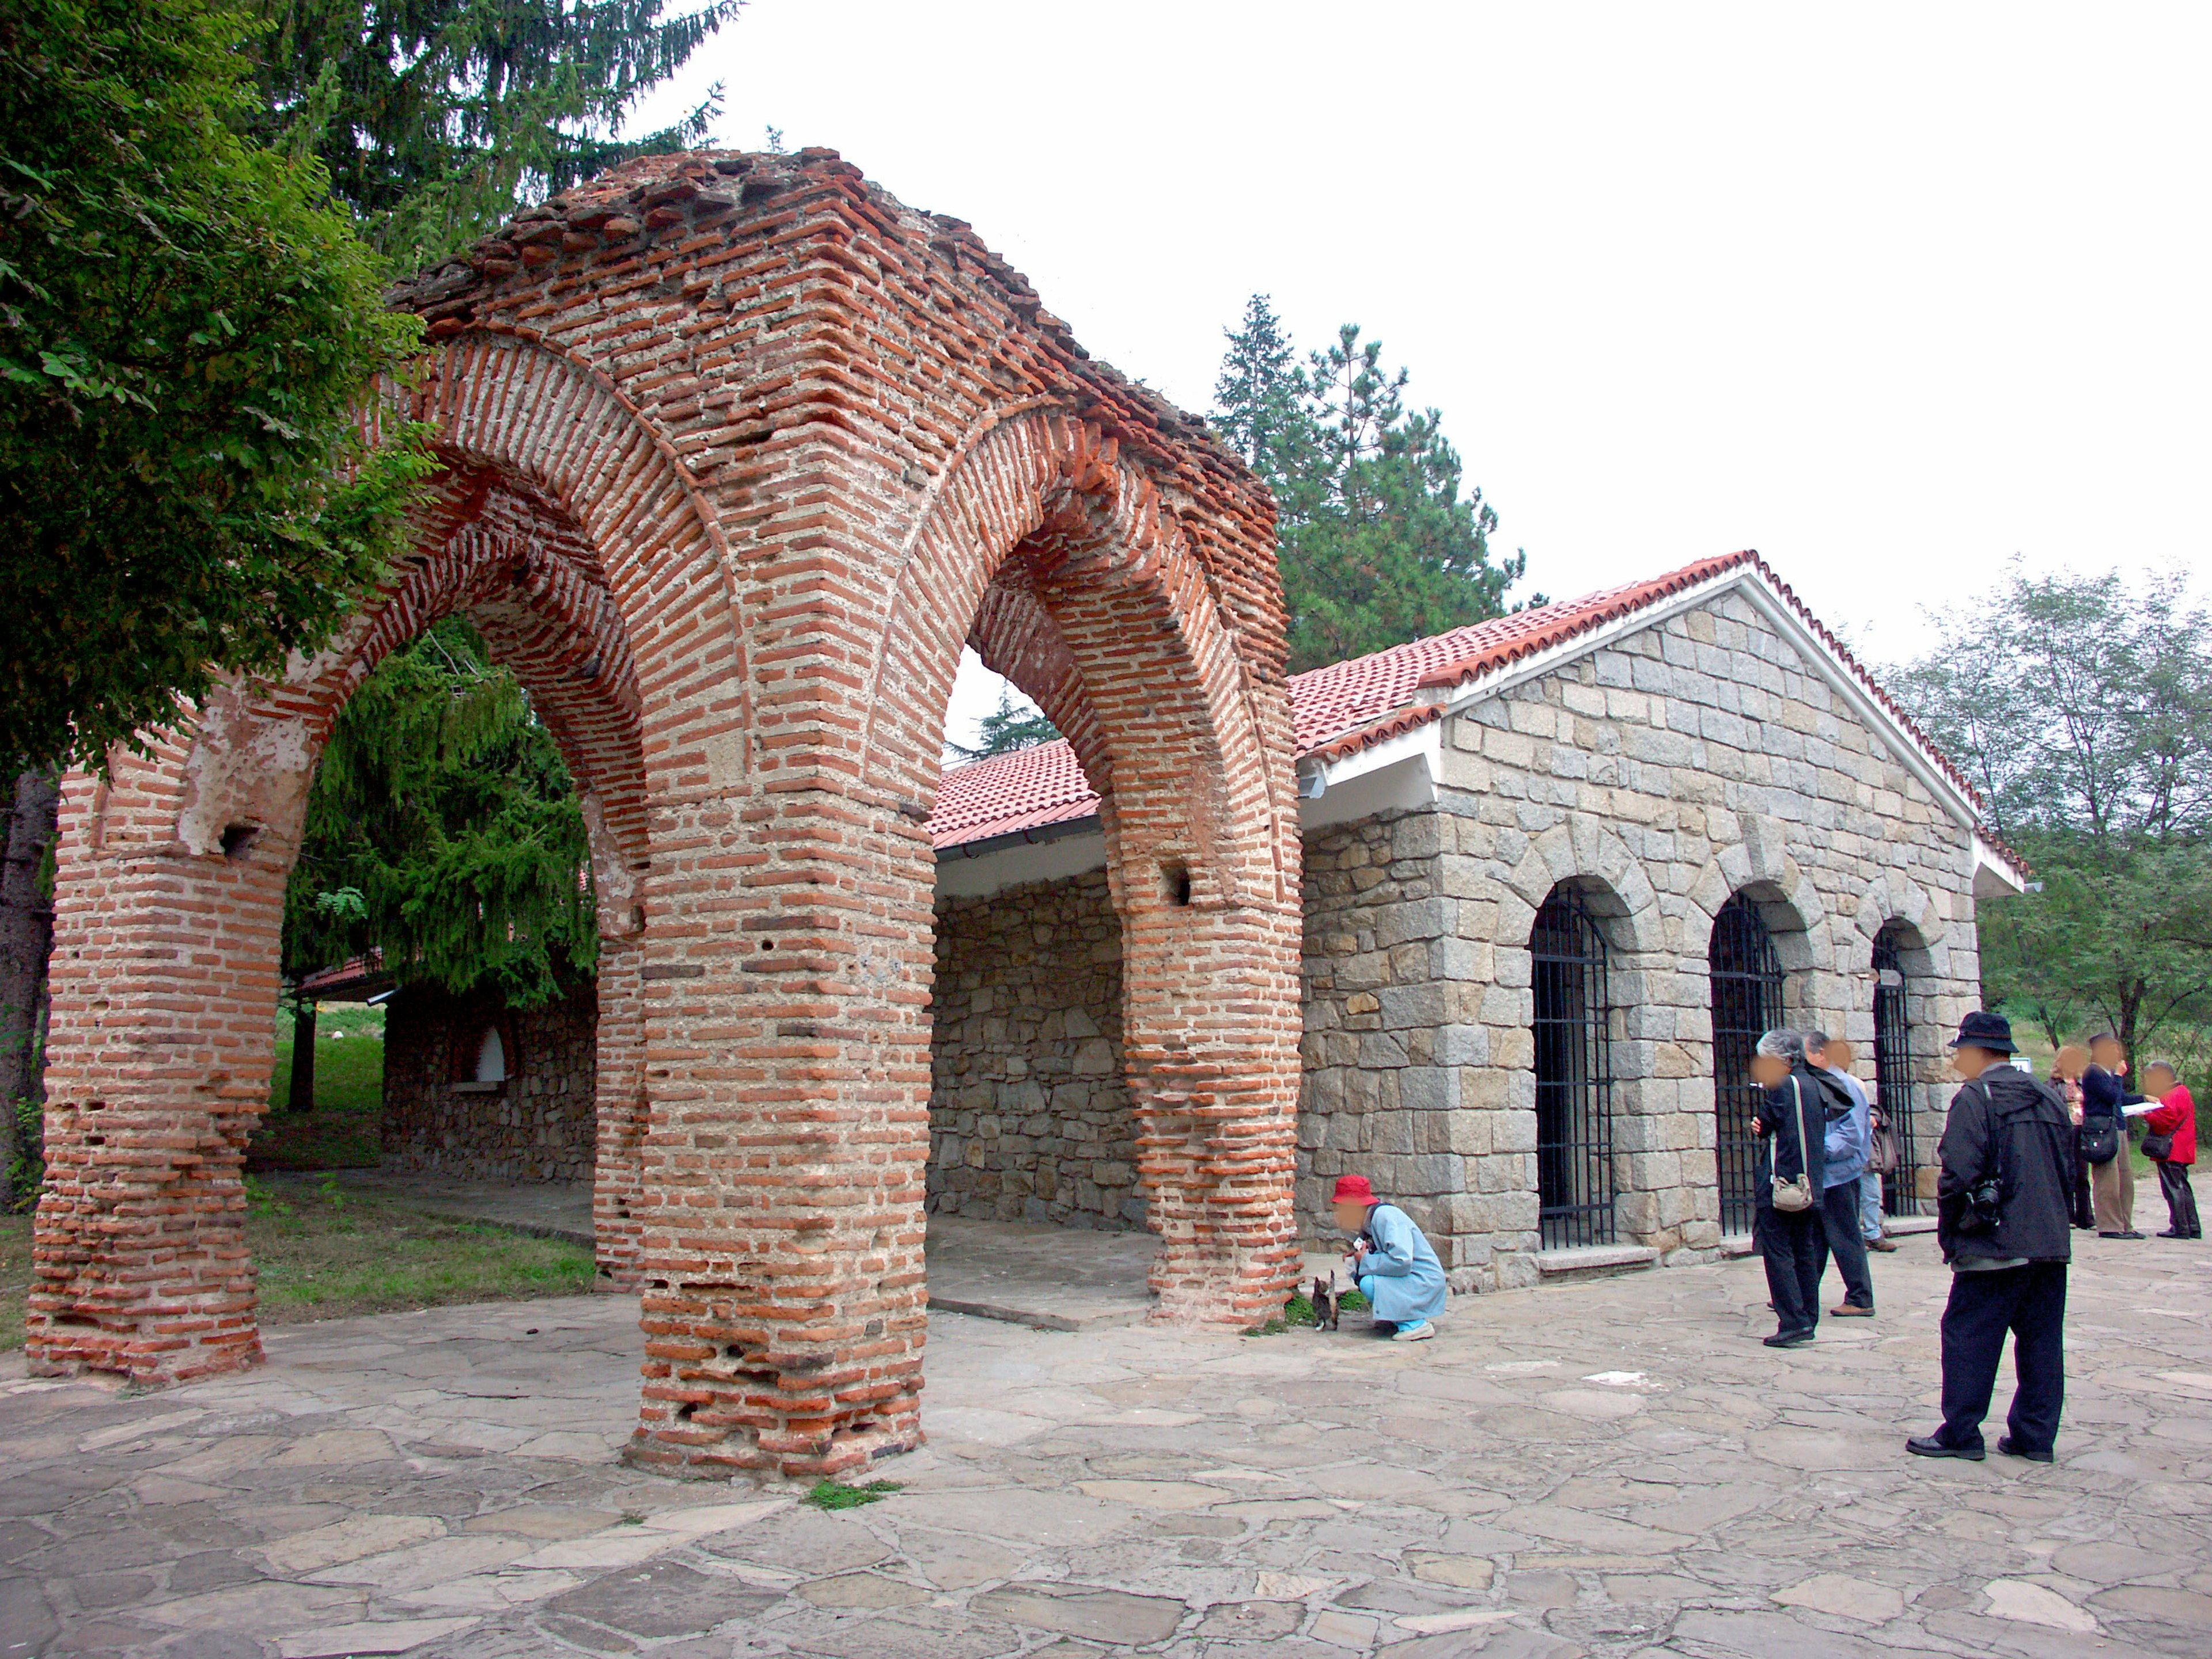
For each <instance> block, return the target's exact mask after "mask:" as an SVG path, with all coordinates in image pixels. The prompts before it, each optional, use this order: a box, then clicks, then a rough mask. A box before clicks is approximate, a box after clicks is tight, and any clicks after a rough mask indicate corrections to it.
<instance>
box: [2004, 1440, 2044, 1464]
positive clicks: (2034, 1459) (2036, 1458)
mask: <svg viewBox="0 0 2212 1659" xmlns="http://www.w3.org/2000/svg"><path fill="white" fill-rule="evenodd" d="M1997 1449H1998V1450H1999V1451H2001V1452H2002V1453H2003V1454H2004V1455H2006V1456H2007V1457H2025V1458H2026V1459H2027V1461H2028V1462H2031V1463H2048V1462H2051V1461H2052V1458H2051V1454H2050V1453H2049V1452H2047V1451H2030V1450H2028V1449H2027V1447H2025V1446H2015V1444H2013V1442H2012V1437H2011V1436H2010V1435H2008V1434H2003V1435H1999V1436H1998V1437H1997Z"/></svg>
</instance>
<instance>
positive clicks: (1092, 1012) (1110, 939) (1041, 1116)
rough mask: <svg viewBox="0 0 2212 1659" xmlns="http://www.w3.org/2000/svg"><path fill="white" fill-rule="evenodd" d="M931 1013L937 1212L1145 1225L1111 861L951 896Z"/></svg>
mask: <svg viewBox="0 0 2212 1659" xmlns="http://www.w3.org/2000/svg"><path fill="white" fill-rule="evenodd" d="M934 1011H935V1012H934V1021H933V1024H934V1031H933V1038H932V1041H931V1044H930V1064H931V1085H930V1097H929V1174H928V1190H929V1205H930V1207H931V1208H932V1209H933V1210H938V1211H940V1212H944V1213H945V1214H948V1215H965V1216H975V1217H981V1218H987V1219H993V1220H999V1221H1043V1222H1056V1223H1059V1224H1060V1225H1072V1226H1079V1227H1103V1228H1125V1227H1140V1226H1142V1225H1144V1219H1145V1200H1144V1197H1143V1194H1142V1193H1141V1192H1140V1190H1139V1188H1138V1185H1137V1124H1136V1118H1135V1115H1134V1114H1133V1112H1132V1110H1131V1109H1130V1103H1129V1091H1128V1085H1127V1082H1126V1081H1125V1080H1124V1079H1123V1076H1122V1070H1121V923H1120V922H1119V921H1117V920H1116V919H1115V915H1114V907H1113V902H1112V901H1111V899H1110V898H1109V896H1108V894H1107V890H1106V872H1104V871H1103V870H1093V871H1089V872H1085V873H1084V874H1082V875H1079V876H1075V877H1073V878H1070V879H1068V880H1066V881H1061V882H1030V883H1025V884H1022V885H1020V886H1017V887H1009V888H1006V889H1003V890H1000V891H999V892H996V893H994V894H991V895H990V896H987V897H983V898H963V899H952V900H948V901H942V902H939V905H938V907H937V981H936V989H935V1002H934Z"/></svg>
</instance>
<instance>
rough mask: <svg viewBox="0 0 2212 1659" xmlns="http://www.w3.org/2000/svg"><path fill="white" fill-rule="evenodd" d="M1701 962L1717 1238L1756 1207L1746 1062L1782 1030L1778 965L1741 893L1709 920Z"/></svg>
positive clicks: (1751, 1092) (1754, 1093)
mask: <svg viewBox="0 0 2212 1659" xmlns="http://www.w3.org/2000/svg"><path fill="white" fill-rule="evenodd" d="M1705 961H1706V965H1707V967H1708V968H1709V969H1710V970H1711V975H1712V992H1713V1111H1714V1113H1715V1115H1716V1116H1717V1120H1718V1122H1717V1130H1718V1137H1717V1154H1718V1157H1719V1160H1720V1182H1721V1231H1723V1232H1724V1233H1747V1232H1749V1231H1751V1222H1752V1209H1753V1203H1754V1202H1755V1199H1756V1189H1755V1188H1754V1186H1753V1164H1754V1163H1755V1161H1756V1157H1757V1148H1756V1147H1755V1146H1753V1142H1752V1138H1751V1120H1752V1119H1753V1117H1754V1116H1755V1115H1757V1114H1758V1110H1759V1085H1757V1084H1755V1083H1753V1081H1752V1080H1751V1055H1752V1050H1753V1048H1756V1047H1757V1046H1758V1043H1759V1036H1760V1035H1761V1034H1762V1033H1764V1032H1766V1031H1769V1030H1773V1029H1774V1027H1776V1026H1778V1025H1779V1024H1782V959H1781V958H1780V957H1778V956H1777V955H1776V954H1775V950H1774V935H1773V934H1772V933H1769V932H1768V931H1767V927H1766V923H1765V921H1764V920H1762V919H1761V917H1760V916H1759V908H1758V906H1756V905H1754V904H1753V902H1751V901H1750V900H1749V899H1747V898H1746V897H1745V896H1743V895H1742V894H1741V893H1738V894H1736V895H1735V896H1734V897H1733V898H1731V899H1729V902H1727V903H1726V904H1723V906H1722V907H1721V912H1720V914H1719V915H1717V916H1715V917H1714V918H1713V937H1712V941H1711V945H1709V946H1708V948H1707V950H1706V953H1705Z"/></svg>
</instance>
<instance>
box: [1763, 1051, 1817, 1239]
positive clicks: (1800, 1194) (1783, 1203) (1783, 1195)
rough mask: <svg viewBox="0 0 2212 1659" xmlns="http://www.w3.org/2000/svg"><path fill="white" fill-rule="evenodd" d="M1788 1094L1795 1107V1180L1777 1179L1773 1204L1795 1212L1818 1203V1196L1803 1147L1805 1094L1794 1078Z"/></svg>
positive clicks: (1809, 1156) (1807, 1151)
mask: <svg viewBox="0 0 2212 1659" xmlns="http://www.w3.org/2000/svg"><path fill="white" fill-rule="evenodd" d="M1790 1098H1791V1099H1792V1100H1794V1101H1795V1102H1796V1106H1797V1109H1796V1113H1795V1116H1796V1119H1797V1178H1796V1180H1795V1181H1784V1180H1782V1179H1780V1178H1779V1177H1777V1178H1776V1180H1775V1182H1774V1200H1773V1202H1774V1207H1775V1208H1776V1209H1778V1210H1783V1211H1786V1212H1796V1211H1799V1210H1809V1209H1811V1208H1812V1207H1813V1206H1814V1205H1815V1204H1817V1203H1819V1202H1820V1194H1818V1193H1816V1192H1814V1190H1813V1154H1812V1152H1811V1150H1810V1149H1809V1148H1808V1147H1807V1146H1806V1145H1805V1093H1804V1091H1803V1090H1802V1089H1801V1088H1799V1087H1798V1085H1797V1079H1796V1078H1794V1077H1793V1078H1791V1079H1790Z"/></svg>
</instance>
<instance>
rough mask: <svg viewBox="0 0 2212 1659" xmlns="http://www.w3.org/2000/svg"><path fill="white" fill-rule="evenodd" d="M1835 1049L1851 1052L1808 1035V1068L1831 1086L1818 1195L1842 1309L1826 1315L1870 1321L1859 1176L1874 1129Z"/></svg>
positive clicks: (1820, 1035)
mask: <svg viewBox="0 0 2212 1659" xmlns="http://www.w3.org/2000/svg"><path fill="white" fill-rule="evenodd" d="M1837 1048H1842V1049H1843V1051H1844V1054H1850V1048H1848V1047H1846V1046H1845V1045H1844V1044H1843V1043H1841V1042H1835V1043H1831V1042H1829V1040H1828V1035H1827V1033H1826V1032H1825V1031H1808V1032H1806V1033H1805V1063H1806V1065H1807V1066H1808V1067H1809V1068H1810V1069H1811V1070H1813V1071H1814V1072H1816V1073H1819V1074H1820V1080H1821V1081H1822V1082H1823V1083H1824V1084H1826V1085H1828V1086H1827V1089H1826V1091H1824V1093H1825V1099H1824V1102H1823V1106H1822V1109H1823V1110H1825V1111H1826V1113H1827V1118H1828V1128H1827V1137H1826V1143H1825V1145H1824V1146H1823V1147H1822V1149H1821V1159H1820V1167H1821V1169H1822V1170H1824V1171H1825V1173H1824V1175H1823V1176H1822V1177H1821V1178H1822V1179H1823V1180H1824V1181H1825V1182H1826V1183H1827V1184H1826V1188H1824V1189H1823V1190H1822V1192H1821V1194H1820V1225H1821V1230H1822V1231H1824V1232H1825V1233H1826V1235H1827V1249H1826V1250H1825V1251H1824V1252H1822V1256H1823V1260H1822V1261H1821V1263H1820V1266H1821V1269H1822V1271H1823V1272H1826V1268H1827V1262H1826V1256H1827V1255H1834V1257H1835V1258H1836V1271H1837V1272H1838V1273H1840V1274H1841V1275H1843V1280H1844V1300H1843V1305H1842V1306H1840V1307H1835V1308H1831V1309H1829V1310H1828V1311H1829V1312H1830V1313H1831V1314H1832V1315H1833V1316H1835V1317H1837V1318H1838V1319H1872V1318H1873V1317H1874V1274H1873V1273H1872V1272H1871V1271H1870V1270H1869V1268H1868V1267H1867V1250H1866V1237H1865V1235H1864V1234H1863V1233H1861V1232H1860V1231H1859V1177H1860V1176H1863V1175H1864V1174H1865V1173H1866V1166H1867V1159H1868V1158H1869V1156H1870V1155H1871V1154H1872V1153H1873V1151H1874V1124H1873V1121H1872V1119H1871V1118H1870V1116H1869V1114H1868V1111H1867V1097H1866V1091H1865V1090H1863V1089H1862V1088H1860V1087H1859V1082H1858V1079H1857V1078H1855V1077H1853V1076H1852V1075H1851V1074H1850V1073H1849V1072H1840V1071H1838V1070H1837V1069H1836V1066H1835V1063H1834V1052H1833V1051H1834V1050H1835V1049H1837Z"/></svg>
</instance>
